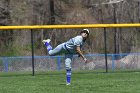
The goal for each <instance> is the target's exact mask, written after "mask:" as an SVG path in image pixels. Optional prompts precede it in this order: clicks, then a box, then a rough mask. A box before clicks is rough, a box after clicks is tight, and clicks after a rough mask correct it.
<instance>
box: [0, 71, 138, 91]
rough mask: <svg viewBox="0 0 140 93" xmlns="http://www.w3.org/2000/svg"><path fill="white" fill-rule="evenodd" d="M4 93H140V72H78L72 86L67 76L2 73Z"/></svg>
mask: <svg viewBox="0 0 140 93" xmlns="http://www.w3.org/2000/svg"><path fill="white" fill-rule="evenodd" d="M0 93H140V72H126V73H124V72H122V73H121V72H117V73H95V72H93V73H92V72H91V73H77V72H76V73H73V74H72V82H71V85H70V86H66V85H65V74H64V73H57V72H56V73H51V72H49V73H46V74H36V75H35V76H32V75H31V74H11V73H6V74H5V73H0Z"/></svg>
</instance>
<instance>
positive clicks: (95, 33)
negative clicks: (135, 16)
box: [0, 28, 140, 73]
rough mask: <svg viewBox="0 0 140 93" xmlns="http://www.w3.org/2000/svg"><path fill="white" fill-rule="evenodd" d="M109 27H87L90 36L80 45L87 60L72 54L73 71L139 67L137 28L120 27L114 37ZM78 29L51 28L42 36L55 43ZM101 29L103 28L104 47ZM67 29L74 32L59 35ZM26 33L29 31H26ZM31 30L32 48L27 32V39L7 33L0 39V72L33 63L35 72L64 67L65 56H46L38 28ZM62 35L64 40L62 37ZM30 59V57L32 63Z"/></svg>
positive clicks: (27, 69)
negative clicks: (6, 37)
mask: <svg viewBox="0 0 140 93" xmlns="http://www.w3.org/2000/svg"><path fill="white" fill-rule="evenodd" d="M112 29H113V28H107V29H102V28H101V29H100V28H98V29H94V28H93V29H90V32H91V33H90V37H89V39H88V40H87V42H86V43H85V44H84V46H83V49H82V50H83V51H84V53H85V55H86V57H87V59H88V60H89V63H87V64H85V63H84V61H83V60H82V59H81V58H79V57H78V56H77V55H75V56H74V59H73V62H72V69H73V70H74V71H80V70H84V71H87V70H90V71H95V72H99V71H101V72H106V69H108V70H109V71H139V68H140V61H139V60H140V52H139V51H140V50H139V37H138V36H139V34H140V33H139V31H137V30H135V28H129V29H128V28H121V30H120V31H118V33H117V34H118V35H119V38H114V37H115V35H116V33H115V31H112ZM114 29H115V28H114ZM117 29H119V28H117ZM80 30H81V29H53V30H52V34H50V35H48V36H46V38H48V37H49V38H50V37H51V39H52V41H51V44H52V45H53V47H55V46H57V45H58V44H60V43H63V42H65V41H67V40H69V39H70V38H71V37H74V36H76V34H78V33H80ZM104 31H106V49H105V40H104V39H105V38H104V36H105V35H104V34H105V33H104ZM25 32H26V31H25ZM48 32H49V30H48ZM57 32H61V34H60V35H59V34H58V35H57V34H56V35H57V36H55V37H54V36H53V35H54V33H57ZM68 32H71V33H74V34H75V35H73V34H71V35H70V34H69V37H67V36H66V37H65V36H62V34H63V33H68ZM1 33H7V31H1ZM14 33H16V31H13V34H14ZM26 33H31V32H30V31H27V32H26ZM33 33H34V34H33V48H34V52H32V47H31V45H32V44H31V34H29V35H28V36H27V37H28V38H29V40H28V43H25V42H24V39H26V38H23V37H24V36H23V35H22V34H14V35H13V36H12V34H9V36H8V35H7V36H8V37H12V39H9V40H10V41H9V43H7V44H5V43H4V42H3V41H2V42H3V44H2V45H3V46H2V47H1V51H3V52H1V57H0V65H1V66H0V70H1V71H2V72H19V71H21V72H32V71H33V67H34V70H35V72H38V73H39V72H42V71H63V70H65V63H64V59H65V57H64V56H63V55H57V56H48V54H47V50H46V47H45V46H44V44H43V43H42V41H41V40H38V36H36V34H38V33H39V31H34V30H33ZM60 36H61V37H60ZM46 38H44V39H46ZM62 38H64V39H67V40H63V39H62ZM17 39H19V40H17ZM116 39H117V40H116ZM16 40H17V41H16ZM13 41H14V43H13ZM15 41H16V42H15ZM55 42H56V43H55ZM58 42H59V43H58ZM116 43H117V44H116ZM6 46H7V47H6ZM105 50H106V51H107V60H106V58H105ZM116 50H117V51H116ZM32 53H34V54H33V55H34V59H32ZM6 55H7V56H6ZM32 61H34V64H33V63H32ZM106 61H107V65H106Z"/></svg>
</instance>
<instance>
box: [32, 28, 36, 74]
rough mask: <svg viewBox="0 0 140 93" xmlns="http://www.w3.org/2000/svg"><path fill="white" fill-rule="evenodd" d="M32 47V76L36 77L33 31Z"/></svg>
mask: <svg viewBox="0 0 140 93" xmlns="http://www.w3.org/2000/svg"><path fill="white" fill-rule="evenodd" d="M31 46H32V75H33V76H34V74H35V70H34V38H33V30H32V29H31Z"/></svg>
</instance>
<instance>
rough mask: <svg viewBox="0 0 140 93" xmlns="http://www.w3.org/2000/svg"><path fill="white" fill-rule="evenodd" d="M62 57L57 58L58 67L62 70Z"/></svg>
mask: <svg viewBox="0 0 140 93" xmlns="http://www.w3.org/2000/svg"><path fill="white" fill-rule="evenodd" d="M60 65H61V57H58V58H57V69H58V70H60V69H61V66H60Z"/></svg>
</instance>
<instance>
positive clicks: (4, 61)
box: [3, 57, 9, 72]
mask: <svg viewBox="0 0 140 93" xmlns="http://www.w3.org/2000/svg"><path fill="white" fill-rule="evenodd" d="M3 63H4V70H5V72H8V63H9V62H8V59H7V58H6V57H4V58H3Z"/></svg>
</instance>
